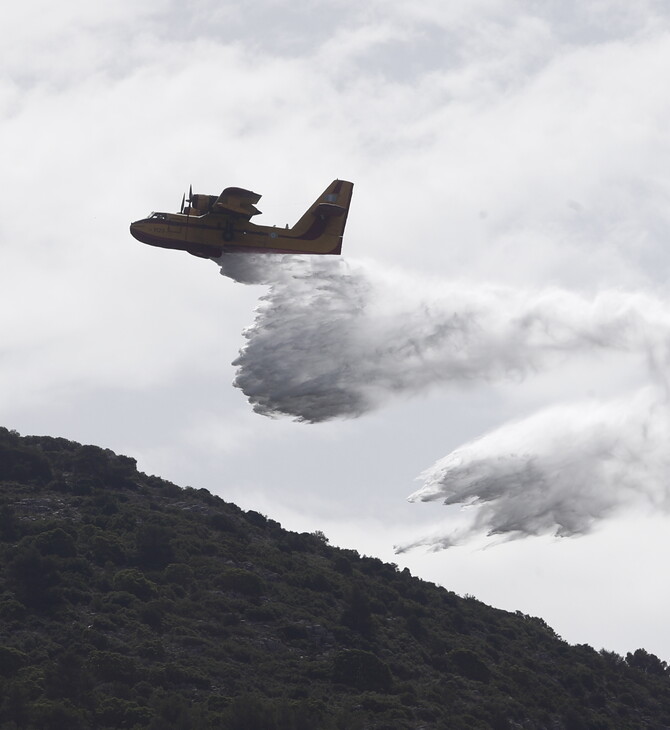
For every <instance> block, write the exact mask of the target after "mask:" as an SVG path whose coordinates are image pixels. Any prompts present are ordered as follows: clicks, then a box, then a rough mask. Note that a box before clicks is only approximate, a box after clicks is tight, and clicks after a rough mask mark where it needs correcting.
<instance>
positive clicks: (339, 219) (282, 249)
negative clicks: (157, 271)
mask: <svg viewBox="0 0 670 730" xmlns="http://www.w3.org/2000/svg"><path fill="white" fill-rule="evenodd" d="M353 188H354V185H353V183H350V182H347V181H346V180H333V182H332V183H331V184H330V185H329V186H328V187H327V188H326V189H325V190H324V192H323V194H322V195H321V196H320V197H319V198H318V199H317V200H316V202H315V203H314V204H313V205H312V206H311V207H310V208H309V209H308V210H307V212H306V213H305V214H304V215H303V216H302V218H301V219H300V220H299V221H298V222H297V223H296V224H295V225H294V226H293V228H289V227H288V226H286V228H277V227H275V226H259V225H256V224H255V223H252V222H251V217H252V216H254V215H258V214H259V213H260V211H259V210H258V208H256V205H255V204H256V203H257V202H258V201H259V200H260V198H261V196H260V195H258V194H257V193H252V192H251V191H250V190H243V189H242V188H226V189H225V190H224V191H223V192H222V193H221V195H219V196H218V197H217V196H216V195H193V192H192V190H191V189H189V193H188V198H186V194H184V197H183V198H182V201H181V211H180V212H179V213H152V214H151V215H150V216H149V217H148V218H143V219H142V220H139V221H135V222H134V223H131V224H130V232H131V234H132V235H133V236H134V237H135V238H136V239H137V240H138V241H141V242H142V243H148V244H149V245H150V246H160V247H161V248H174V249H178V250H180V251H188V253H190V254H193V256H200V257H201V258H218V257H219V256H221V255H222V254H223V253H224V252H226V253H228V252H234V251H238V252H239V251H244V252H253V253H296V254H339V253H341V251H342V235H343V233H344V226H345V224H346V222H347V213H348V212H349V204H350V203H351V194H352V191H353ZM187 203H188V205H186V204H187Z"/></svg>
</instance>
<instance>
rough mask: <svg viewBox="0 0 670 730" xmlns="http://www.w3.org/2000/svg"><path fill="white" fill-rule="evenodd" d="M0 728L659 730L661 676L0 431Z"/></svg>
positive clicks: (159, 485)
mask: <svg viewBox="0 0 670 730" xmlns="http://www.w3.org/2000/svg"><path fill="white" fill-rule="evenodd" d="M0 485H1V491H0V555H1V556H2V560H1V564H0V571H1V581H2V584H1V585H2V587H1V589H0V590H1V592H0V728H2V729H3V730H5V729H6V730H10V729H12V728H29V729H33V728H34V729H35V730H52V729H53V730H61V729H62V728H68V729H72V730H77V729H86V728H96V729H98V728H100V729H105V728H115V729H116V728H129V729H139V728H150V729H151V730H158V729H159V728H160V729H164V728H184V729H187V728H188V729H189V730H190V729H192V728H198V729H200V728H202V729H203V730H206V729H208V728H217V729H218V728H220V729H221V730H238V729H239V730H242V729H243V730H257V729H258V730H274V729H281V730H284V729H285V730H303V729H304V730H318V729H323V730H335V729H337V730H363V729H368V728H369V729H370V730H372V729H373V728H375V729H377V730H382V729H387V730H391V729H393V730H396V729H403V728H407V729H408V730H409V729H412V730H432V729H436V730H437V729H444V730H447V729H449V730H459V729H463V730H472V729H475V728H493V729H494V730H506V729H510V730H512V729H516V728H518V729H521V728H523V729H524V730H535V729H537V730H539V729H546V730H582V729H592V728H593V729H598V730H600V729H605V728H623V729H626V728H630V729H631V730H633V729H635V730H638V729H639V728H653V729H655V730H660V729H661V728H670V677H669V676H668V673H667V667H666V664H665V662H663V661H661V660H660V659H659V658H658V657H656V656H654V655H653V654H649V653H648V652H646V651H644V650H643V649H638V650H637V651H635V652H633V653H630V654H628V655H627V656H626V657H625V658H624V657H621V656H619V655H617V654H615V653H613V652H608V651H604V650H602V651H600V652H597V651H595V650H594V649H593V648H591V647H589V646H587V645H579V646H570V645H568V644H567V643H566V642H565V641H563V640H562V639H561V638H560V637H559V636H557V635H556V633H555V632H554V631H553V630H552V629H551V628H550V627H549V626H547V625H546V623H545V622H544V621H542V619H539V618H534V617H531V616H527V615H523V614H521V613H520V612H517V613H510V612H507V611H502V610H498V609H494V608H491V607H489V606H486V605H484V604H483V603H481V602H480V601H478V600H476V599H475V598H472V597H467V596H466V597H459V596H457V595H456V594H454V593H452V592H450V591H448V590H446V589H444V588H441V587H439V586H436V585H434V584H432V583H428V582H425V581H422V580H420V579H418V578H416V577H413V576H412V575H410V573H409V571H408V570H406V569H405V570H399V569H398V567H397V566H395V565H393V564H388V563H384V562H382V561H380V560H378V559H376V558H373V557H365V556H361V555H359V554H358V553H357V552H356V551H355V550H343V549H338V548H335V547H332V546H330V545H328V541H327V538H326V537H325V536H324V535H323V534H322V533H319V532H315V533H313V534H307V533H302V534H297V533H294V532H289V531H287V530H284V529H283V528H282V527H281V525H280V524H279V523H278V522H276V521H274V520H272V519H269V518H267V517H265V516H264V515H261V514H259V513H258V512H254V511H247V512H245V511H243V510H241V509H240V508H239V507H237V506H235V505H234V504H230V503H227V502H225V501H224V500H223V499H220V498H219V497H216V496H214V495H212V494H210V493H209V492H207V491H206V490H204V489H193V488H190V487H186V488H181V487H178V486H176V485H174V484H172V483H170V482H168V481H165V480H163V479H160V478H158V477H155V476H148V475H146V474H143V473H141V472H138V471H137V469H136V462H135V460H134V459H132V458H129V457H127V456H121V455H116V454H114V453H113V452H111V451H109V450H107V449H102V448H99V447H97V446H90V445H84V446H82V445H80V444H77V443H74V442H71V441H68V440H66V439H62V438H53V437H48V436H41V437H38V436H28V437H21V436H20V435H19V434H18V433H16V432H13V431H9V430H7V429H4V428H0Z"/></svg>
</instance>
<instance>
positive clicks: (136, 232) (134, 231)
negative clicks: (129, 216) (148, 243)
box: [130, 221, 144, 243]
mask: <svg viewBox="0 0 670 730" xmlns="http://www.w3.org/2000/svg"><path fill="white" fill-rule="evenodd" d="M139 223H140V221H133V223H131V224H130V235H131V236H132V237H133V238H136V239H137V240H138V241H140V242H141V243H144V237H143V236H142V232H141V227H140V225H139Z"/></svg>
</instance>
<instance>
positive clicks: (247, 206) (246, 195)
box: [211, 188, 261, 220]
mask: <svg viewBox="0 0 670 730" xmlns="http://www.w3.org/2000/svg"><path fill="white" fill-rule="evenodd" d="M260 199H261V196H260V195H259V194H258V193H254V192H252V191H251V190H244V189H243V188H226V189H225V190H224V191H223V192H222V193H221V195H219V197H218V198H216V199H215V200H214V203H213V204H212V208H211V210H212V213H228V214H230V215H238V216H241V217H243V218H246V219H247V220H249V219H250V218H251V217H252V216H254V215H258V214H259V213H260V210H258V208H257V207H256V205H255V203H257V202H258V201H259V200H260Z"/></svg>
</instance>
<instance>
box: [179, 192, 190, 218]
mask: <svg viewBox="0 0 670 730" xmlns="http://www.w3.org/2000/svg"><path fill="white" fill-rule="evenodd" d="M192 202H193V185H189V186H188V198H187V197H186V193H184V194H183V195H182V196H181V208H180V209H179V212H180V213H183V212H184V205H185V204H186V203H188V207H189V208H190V207H191V203H192ZM186 214H187V215H188V212H187V213H186Z"/></svg>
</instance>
